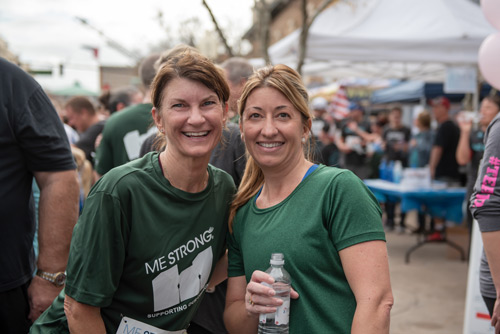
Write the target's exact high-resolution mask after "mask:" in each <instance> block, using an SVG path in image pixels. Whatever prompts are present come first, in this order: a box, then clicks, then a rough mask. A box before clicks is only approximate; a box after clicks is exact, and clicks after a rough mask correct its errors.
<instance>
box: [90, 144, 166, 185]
mask: <svg viewBox="0 0 500 334" xmlns="http://www.w3.org/2000/svg"><path fill="white" fill-rule="evenodd" d="M157 155H158V153H157V152H151V153H148V154H146V155H145V156H144V157H142V158H138V159H135V160H133V161H130V162H128V163H126V164H123V165H121V166H118V167H115V168H112V169H111V170H110V171H108V172H107V173H106V174H104V175H103V176H102V177H101V178H100V179H99V180H98V181H97V182H96V184H95V185H94V187H93V190H94V191H106V192H110V193H111V192H114V191H116V190H117V189H119V188H121V187H123V186H124V185H129V184H130V183H134V184H135V183H137V182H140V180H141V179H143V178H146V177H147V176H148V175H149V176H151V173H152V172H153V169H154V168H153V161H154V159H155V157H156V156H157ZM156 159H157V158H156Z"/></svg>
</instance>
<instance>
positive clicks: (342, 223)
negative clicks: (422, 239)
mask: <svg viewBox="0 0 500 334" xmlns="http://www.w3.org/2000/svg"><path fill="white" fill-rule="evenodd" d="M324 208H326V210H328V212H327V213H326V215H327V217H329V220H328V226H327V228H328V230H329V233H330V239H331V240H332V242H333V244H334V246H335V247H336V248H337V250H339V251H340V250H342V249H344V248H347V247H349V246H352V245H355V244H358V243H361V242H365V241H370V240H385V233H384V229H383V226H382V210H381V208H380V204H379V203H378V201H377V200H376V199H375V196H374V195H373V194H372V192H371V191H370V190H369V189H368V188H367V187H366V186H365V184H364V183H363V181H361V180H360V179H359V178H358V177H357V176H356V175H354V174H353V173H352V172H350V171H344V172H343V173H340V174H338V175H337V176H336V177H335V179H334V180H332V183H331V197H330V199H328V203H325V205H324Z"/></svg>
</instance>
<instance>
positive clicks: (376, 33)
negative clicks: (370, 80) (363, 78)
mask: <svg viewBox="0 0 500 334" xmlns="http://www.w3.org/2000/svg"><path fill="white" fill-rule="evenodd" d="M494 31H495V30H494V28H493V27H492V26H491V25H490V24H489V23H488V22H487V20H486V19H485V17H484V15H483V13H482V11H481V9H480V7H479V6H478V5H477V4H475V3H473V2H471V1H469V0H349V1H346V0H344V1H340V2H339V3H337V4H335V5H333V6H331V7H329V8H327V9H326V10H325V11H323V12H322V13H321V14H320V15H319V16H318V17H317V18H316V20H315V21H314V23H313V24H312V26H311V29H310V31H309V37H308V42H307V53H306V66H305V67H304V72H305V73H308V72H311V73H314V71H315V70H316V71H318V66H319V68H321V69H320V70H319V71H318V72H324V71H325V69H327V68H328V67H330V68H331V67H332V65H333V67H335V62H338V61H343V62H347V64H348V65H351V64H365V65H364V67H365V68H364V69H363V66H362V68H361V69H356V70H354V72H356V71H360V70H361V71H365V70H366V69H367V68H372V67H373V64H377V63H384V62H385V63H388V62H396V63H397V62H399V63H405V64H410V63H412V65H406V67H407V68H406V69H403V70H401V68H404V67H405V66H403V65H399V66H397V67H398V68H399V69H398V70H396V73H395V74H397V75H396V76H394V77H402V76H404V75H411V73H410V72H407V73H404V72H405V71H408V67H413V70H414V69H415V68H416V69H418V70H423V71H424V72H425V69H423V65H422V64H424V63H425V64H427V63H431V64H433V65H432V66H433V69H432V70H433V71H435V70H437V68H438V67H439V68H440V69H441V70H442V69H443V65H473V64H476V63H477V58H478V55H477V53H478V49H479V46H480V45H481V43H482V41H483V40H484V38H485V37H486V36H488V35H489V34H491V33H493V32H494ZM299 34H300V31H299V30H296V31H294V32H293V33H291V34H290V35H288V36H287V37H285V38H283V39H282V40H280V41H278V42H277V43H275V44H274V45H272V46H271V47H270V49H269V53H270V56H271V60H272V61H273V63H285V64H289V65H292V66H293V64H294V63H296V62H297V55H298V50H299V47H298V45H299V44H298V40H299ZM313 64H315V65H313ZM318 64H319V65H318ZM344 64H345V63H344ZM367 64H370V65H367ZM358 67H359V65H358ZM425 67H427V65H426V66H425ZM398 71H399V72H400V73H399V74H398V73H397V72H398ZM403 73H404V74H403ZM382 74H383V75H384V76H385V77H387V76H388V72H387V71H385V72H384V73H382Z"/></svg>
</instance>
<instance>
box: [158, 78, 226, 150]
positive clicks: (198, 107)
mask: <svg viewBox="0 0 500 334" xmlns="http://www.w3.org/2000/svg"><path fill="white" fill-rule="evenodd" d="M153 118H154V120H155V123H156V126H157V127H158V129H160V130H162V129H163V130H165V136H166V138H167V148H166V150H168V151H170V153H171V154H173V155H174V156H175V157H176V158H177V159H186V158H187V159H192V158H203V159H209V158H210V155H211V153H212V150H213V149H214V148H215V146H216V145H217V143H218V142H219V140H220V137H221V133H222V128H223V125H224V124H225V120H226V110H225V108H224V107H223V104H222V103H221V102H220V100H219V98H218V97H217V94H216V93H215V92H214V91H212V90H210V89H209V88H207V87H206V86H205V85H204V84H202V83H200V82H198V81H194V80H190V79H186V78H175V79H172V80H171V81H170V82H169V83H168V85H167V86H166V87H165V88H164V89H163V99H162V103H161V106H160V107H159V110H157V109H156V108H153Z"/></svg>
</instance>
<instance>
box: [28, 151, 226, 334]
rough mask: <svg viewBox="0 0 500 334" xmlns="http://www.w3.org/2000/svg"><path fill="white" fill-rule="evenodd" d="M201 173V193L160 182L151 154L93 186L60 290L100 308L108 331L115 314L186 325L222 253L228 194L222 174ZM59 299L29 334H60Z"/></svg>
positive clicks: (170, 327)
mask: <svg viewBox="0 0 500 334" xmlns="http://www.w3.org/2000/svg"><path fill="white" fill-rule="evenodd" d="M208 172H209V182H208V185H207V187H206V188H205V190H203V191H201V192H199V193H187V192H184V191H181V190H179V189H176V188H174V187H172V186H171V185H170V183H169V182H168V180H167V179H165V177H164V176H163V174H162V170H161V167H160V165H159V162H158V153H156V152H155V153H149V154H147V155H145V156H144V157H143V158H140V159H137V160H135V161H132V162H130V163H128V164H125V165H123V166H120V167H117V168H115V169H113V170H111V171H110V172H109V173H107V174H106V175H105V176H103V177H102V178H101V179H100V180H99V181H98V182H97V183H96V185H95V186H94V187H93V188H92V191H91V193H90V194H89V197H88V198H87V201H86V202H85V207H84V210H83V213H82V216H81V217H80V219H79V221H78V223H77V225H76V226H75V229H74V231H73V239H72V241H71V250H70V256H69V260H68V267H67V275H68V278H67V282H66V288H65V292H66V294H67V295H68V296H70V297H72V298H73V299H75V300H77V301H78V302H80V303H84V304H88V305H93V306H97V307H100V308H101V315H102V318H103V320H104V324H105V326H106V331H107V333H116V331H117V328H118V326H119V324H120V321H122V317H127V318H129V319H133V320H135V321H138V322H139V323H140V324H147V325H150V326H154V327H156V328H160V329H164V330H169V331H176V330H181V329H185V328H187V326H188V324H189V321H190V320H191V318H192V317H193V315H194V313H195V312H196V309H197V308H198V305H199V303H200V302H201V299H202V298H201V297H202V296H203V294H204V292H205V289H206V285H207V283H208V280H209V277H210V276H211V273H212V270H213V269H214V267H215V265H216V262H217V260H218V259H219V258H220V256H222V254H223V253H224V251H225V236H226V233H227V218H228V208H229V204H230V201H231V199H232V196H233V194H234V191H235V187H234V182H233V181H232V179H231V177H230V176H229V175H228V174H227V173H225V172H223V171H222V170H220V169H217V168H215V167H213V166H211V165H209V166H208ZM63 298H64V295H63V294H61V295H60V298H58V299H56V301H55V302H54V303H53V304H52V306H51V307H50V308H49V310H48V311H46V312H45V313H44V314H43V315H42V316H41V317H40V319H39V320H38V321H37V322H36V323H35V325H34V326H33V327H32V331H31V332H32V333H51V332H53V333H60V332H67V324H66V319H65V318H64V311H63V305H62V302H63ZM129 321H130V320H129ZM131 323H132V322H129V324H131ZM136 327H138V326H136ZM131 328H132V325H130V326H129V327H128V329H127V331H130V329H131ZM143 329H144V327H143ZM120 333H122V331H121V332H120Z"/></svg>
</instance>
